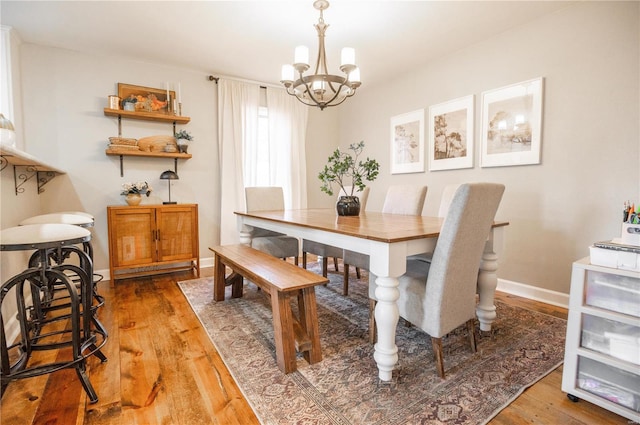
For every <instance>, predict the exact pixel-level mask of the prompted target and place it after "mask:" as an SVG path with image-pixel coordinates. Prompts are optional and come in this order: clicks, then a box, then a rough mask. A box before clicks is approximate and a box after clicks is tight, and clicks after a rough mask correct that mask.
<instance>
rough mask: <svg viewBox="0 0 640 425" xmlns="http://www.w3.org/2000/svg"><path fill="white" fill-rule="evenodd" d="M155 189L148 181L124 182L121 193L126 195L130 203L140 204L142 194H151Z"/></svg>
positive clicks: (133, 204)
mask: <svg viewBox="0 0 640 425" xmlns="http://www.w3.org/2000/svg"><path fill="white" fill-rule="evenodd" d="M152 190H153V189H152V188H151V186H150V185H149V183H147V182H135V183H123V185H122V192H120V194H121V195H124V196H125V198H124V199H125V200H126V201H127V204H128V205H131V206H135V205H139V204H140V201H142V195H147V196H149V195H151V191H152Z"/></svg>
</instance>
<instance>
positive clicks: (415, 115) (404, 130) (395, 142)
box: [391, 109, 424, 174]
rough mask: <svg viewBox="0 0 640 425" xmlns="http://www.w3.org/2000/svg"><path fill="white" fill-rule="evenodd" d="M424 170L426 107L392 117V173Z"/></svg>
mask: <svg viewBox="0 0 640 425" xmlns="http://www.w3.org/2000/svg"><path fill="white" fill-rule="evenodd" d="M420 172H424V109H419V110H417V111H413V112H407V113H406V114H402V115H396V116H395V117H392V118H391V174H402V173H420Z"/></svg>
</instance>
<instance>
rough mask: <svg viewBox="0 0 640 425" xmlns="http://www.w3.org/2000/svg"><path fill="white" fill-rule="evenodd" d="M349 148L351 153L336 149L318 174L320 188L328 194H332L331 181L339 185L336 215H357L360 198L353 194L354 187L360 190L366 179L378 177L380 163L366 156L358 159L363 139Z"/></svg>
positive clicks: (363, 186) (364, 185) (362, 147)
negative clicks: (346, 188) (363, 159)
mask: <svg viewBox="0 0 640 425" xmlns="http://www.w3.org/2000/svg"><path fill="white" fill-rule="evenodd" d="M349 150H351V151H353V155H352V154H350V153H347V152H342V151H340V149H339V148H338V149H336V150H335V151H334V152H333V154H331V156H329V158H328V159H327V162H328V163H327V165H325V166H324V169H323V170H322V171H321V172H320V173H319V174H318V178H319V179H320V181H321V182H322V185H321V186H320V190H322V191H323V192H325V193H326V194H328V195H333V187H332V184H333V183H337V184H338V186H340V189H341V191H342V193H346V194H347V195H346V196H341V197H340V199H339V200H338V203H337V204H336V210H337V212H338V215H358V214H360V199H359V198H358V197H357V196H354V193H355V192H356V188H357V189H358V191H362V190H363V189H364V188H365V187H366V186H367V185H366V184H365V180H366V181H374V180H375V179H376V177H378V170H379V169H380V164H378V161H376V160H375V159H370V158H369V157H367V159H366V160H365V161H362V160H358V158H359V157H360V155H361V154H362V151H363V150H364V141H360V142H359V143H352V144H351V145H349ZM349 185H351V190H350V191H349V192H347V191H346V190H345V186H349Z"/></svg>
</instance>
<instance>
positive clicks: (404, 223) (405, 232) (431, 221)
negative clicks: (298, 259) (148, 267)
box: [235, 208, 509, 243]
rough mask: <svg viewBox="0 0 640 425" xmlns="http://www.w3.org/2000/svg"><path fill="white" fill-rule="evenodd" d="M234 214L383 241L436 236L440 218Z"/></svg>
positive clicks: (321, 211)
mask: <svg viewBox="0 0 640 425" xmlns="http://www.w3.org/2000/svg"><path fill="white" fill-rule="evenodd" d="M235 214H237V215H239V216H244V217H250V218H259V219H264V220H269V221H274V222H279V223H287V224H294V225H297V226H302V227H306V228H310V229H318V230H322V231H328V232H333V233H340V234H343V235H349V236H356V237H359V238H363V239H371V240H375V241H379V242H386V243H392V242H402V241H408V240H412V239H422V238H435V237H437V236H438V235H439V234H440V228H441V227H442V222H443V219H442V218H440V217H428V216H416V215H401V214H383V213H379V212H370V211H366V212H361V213H360V215H359V216H355V217H345V216H338V215H337V214H336V211H335V209H333V208H311V209H300V210H276V211H254V212H250V213H245V212H236V213H235ZM508 224H509V222H507V221H496V222H494V224H493V227H502V226H507V225H508Z"/></svg>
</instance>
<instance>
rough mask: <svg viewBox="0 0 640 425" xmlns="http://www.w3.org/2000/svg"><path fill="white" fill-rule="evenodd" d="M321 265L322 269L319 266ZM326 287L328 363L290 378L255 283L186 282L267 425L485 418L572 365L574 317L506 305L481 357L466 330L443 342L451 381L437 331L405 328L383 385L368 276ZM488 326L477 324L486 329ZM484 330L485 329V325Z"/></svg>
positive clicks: (323, 319)
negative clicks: (237, 288) (569, 347)
mask: <svg viewBox="0 0 640 425" xmlns="http://www.w3.org/2000/svg"><path fill="white" fill-rule="evenodd" d="M310 269H311V270H314V271H316V272H319V265H318V264H316V263H312V265H311V266H310ZM329 278H330V280H331V283H330V284H329V285H328V286H327V287H322V286H321V287H318V288H317V290H316V296H317V300H318V315H319V321H320V334H321V341H322V354H323V360H322V361H321V362H320V363H317V364H315V365H309V364H308V363H307V362H306V361H305V360H304V359H303V358H302V356H301V355H299V356H298V370H297V371H296V372H294V373H290V374H288V375H285V374H283V373H281V372H280V370H279V369H278V367H277V366H276V362H275V347H274V343H273V327H272V321H271V319H272V316H271V310H270V306H269V303H268V301H267V299H266V297H265V296H264V295H263V294H262V292H260V291H257V289H256V286H255V285H253V284H250V283H247V282H246V281H245V288H244V290H245V292H244V297H243V298H237V299H230V288H227V291H228V292H227V296H226V301H224V302H214V301H213V296H212V294H213V278H202V279H194V280H188V281H183V282H179V285H180V287H181V289H182V291H183V292H184V294H185V296H186V297H187V299H188V300H189V303H190V304H191V306H192V308H193V310H194V311H195V312H196V314H197V315H198V317H199V319H200V321H201V322H202V325H203V326H204V327H205V329H206V330H207V332H208V333H209V336H210V337H211V340H212V341H213V343H214V345H215V346H216V347H217V349H218V351H219V352H220V355H221V356H222V358H223V359H224V361H225V363H226V365H227V367H228V368H229V370H230V371H231V373H232V375H233V376H234V378H235V379H236V381H237V383H238V386H239V387H240V388H241V390H242V391H243V393H244V394H245V397H246V398H247V400H248V401H249V403H250V404H251V406H252V407H253V409H254V411H255V412H256V415H257V416H258V417H259V418H260V420H261V421H262V423H264V424H267V425H272V424H292V423H296V424H380V425H382V424H384V425H390V424H403V425H404V424H484V423H486V422H488V421H489V420H490V419H491V418H492V417H494V416H495V415H496V414H497V413H498V412H499V411H500V410H502V409H503V408H504V407H505V406H507V405H508V404H509V403H510V402H511V401H513V400H514V399H515V398H516V397H517V396H518V395H519V394H520V393H521V392H522V391H523V390H524V389H526V388H527V387H528V386H530V385H532V384H534V383H535V382H536V381H538V380H539V379H541V378H542V377H544V376H545V375H547V374H548V373H549V372H551V371H552V370H553V369H555V368H556V367H557V366H559V365H560V364H561V363H562V360H563V353H564V338H565V330H566V321H564V320H562V319H558V318H555V317H552V316H548V315H545V314H541V313H537V312H533V311H528V310H525V309H521V308H516V307H511V306H508V305H505V304H503V303H497V314H498V319H497V320H496V321H495V322H494V324H493V330H492V332H486V333H485V332H482V333H481V335H479V337H478V352H477V353H475V354H474V353H472V352H471V350H470V348H469V343H468V339H467V335H466V326H462V327H461V328H460V329H457V330H455V331H454V332H452V333H451V334H450V335H449V336H447V337H446V338H445V339H444V341H443V346H444V360H445V373H446V379H445V380H442V379H440V378H439V377H438V376H437V374H436V371H435V363H434V360H433V351H432V349H431V342H430V338H429V336H428V335H426V334H425V333H423V332H421V331H420V330H418V329H417V328H415V327H408V326H405V323H404V322H403V320H402V319H401V320H400V323H399V324H398V331H397V337H396V344H397V345H398V349H399V353H398V355H399V359H400V361H399V364H398V366H397V370H394V373H393V375H394V377H393V380H392V381H391V383H383V384H381V383H379V382H378V378H377V376H378V370H377V368H376V364H375V361H374V360H373V346H372V345H370V344H369V342H368V336H367V335H368V333H367V332H368V330H367V327H368V298H367V284H368V275H367V274H366V272H364V273H363V275H362V279H360V280H358V279H356V276H355V274H353V277H350V281H349V283H350V285H349V286H350V288H349V296H348V297H345V296H343V295H342V276H341V275H340V274H337V273H331V272H330V273H329ZM478 329H479V328H478V327H477V326H476V330H478ZM478 332H479V331H478Z"/></svg>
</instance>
